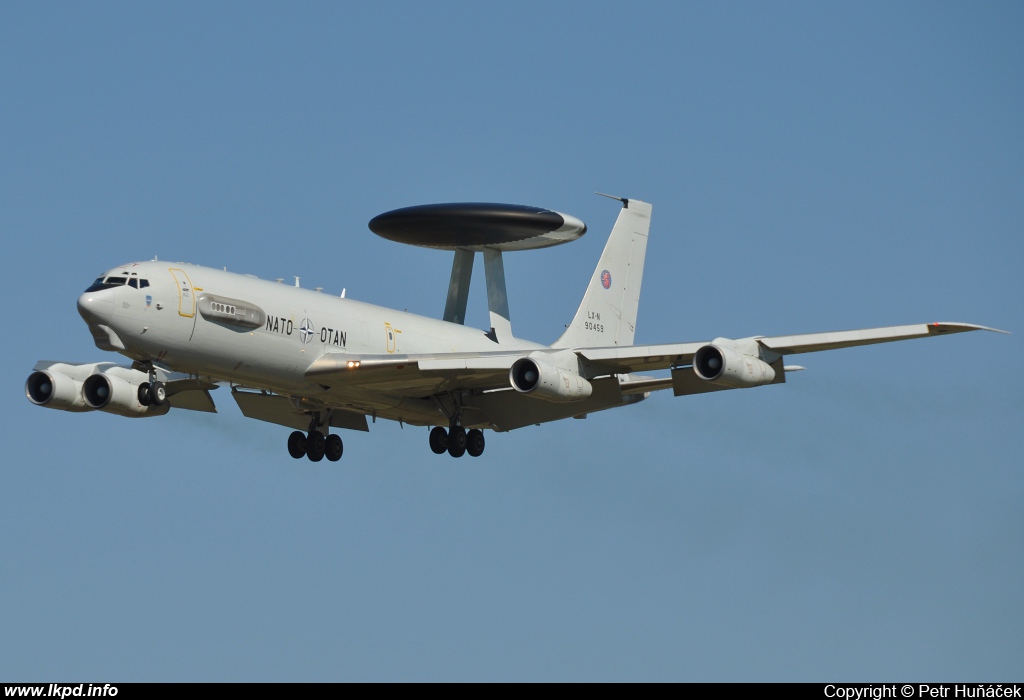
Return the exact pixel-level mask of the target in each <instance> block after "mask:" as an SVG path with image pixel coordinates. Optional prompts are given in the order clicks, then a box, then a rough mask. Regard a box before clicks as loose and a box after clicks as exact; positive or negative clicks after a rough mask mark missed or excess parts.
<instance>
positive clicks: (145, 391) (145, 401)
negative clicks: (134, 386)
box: [139, 382, 153, 406]
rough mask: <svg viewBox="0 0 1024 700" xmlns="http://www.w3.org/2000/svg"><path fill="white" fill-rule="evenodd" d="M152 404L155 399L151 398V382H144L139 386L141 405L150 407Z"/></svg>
mask: <svg viewBox="0 0 1024 700" xmlns="http://www.w3.org/2000/svg"><path fill="white" fill-rule="evenodd" d="M152 402H153V399H152V398H151V397H150V396H149V382H142V384H139V403H141V404H142V405H143V406H148V405H149V404H151V403H152Z"/></svg>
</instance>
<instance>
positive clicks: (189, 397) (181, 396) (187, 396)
mask: <svg viewBox="0 0 1024 700" xmlns="http://www.w3.org/2000/svg"><path fill="white" fill-rule="evenodd" d="M167 400H168V401H169V402H170V404H171V408H184V409H185V410H187V411H201V412H203V413H216V412H217V407H216V406H215V405H214V403H213V397H212V396H210V391H209V390H208V389H189V390H186V391H179V392H178V393H176V394H174V395H173V396H169V397H167Z"/></svg>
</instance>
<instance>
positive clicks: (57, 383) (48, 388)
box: [25, 369, 92, 412]
mask: <svg viewBox="0 0 1024 700" xmlns="http://www.w3.org/2000/svg"><path fill="white" fill-rule="evenodd" d="M25 396H27V397H28V400H29V401H31V402H32V403H34V404H35V405H36V406H45V407H46V408H56V409H58V410H60V411H75V412H81V411H91V410H92V407H91V406H88V405H86V403H85V399H84V398H83V397H82V382H80V381H77V380H75V379H72V378H71V377H69V376H67V375H66V374H62V373H61V372H58V371H56V370H53V369H49V370H41V371H37V372H33V373H32V374H30V375H28V379H27V380H26V381H25Z"/></svg>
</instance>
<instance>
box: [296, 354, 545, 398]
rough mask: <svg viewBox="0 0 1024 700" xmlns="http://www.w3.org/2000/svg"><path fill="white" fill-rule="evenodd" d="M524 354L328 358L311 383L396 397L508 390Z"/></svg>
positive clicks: (312, 371) (314, 369)
mask: <svg viewBox="0 0 1024 700" xmlns="http://www.w3.org/2000/svg"><path fill="white" fill-rule="evenodd" d="M525 354H527V353H526V352H522V353H507V352H505V353H447V354H443V355H399V356H396V355H358V356H353V355H347V354H344V353H327V354H326V355H324V356H322V357H320V358H319V359H318V360H316V361H315V362H313V364H312V365H310V366H309V368H308V369H307V370H306V377H307V378H309V379H310V380H312V381H314V382H316V383H317V384H320V385H322V386H326V387H330V388H346V389H366V390H373V391H383V392H385V393H389V394H392V395H394V396H429V395H432V394H436V393H439V392H442V391H452V390H455V389H499V388H507V387H508V385H509V384H508V372H509V369H510V368H511V367H512V363H514V362H515V361H516V360H518V359H519V358H520V357H523V356H524V355H525Z"/></svg>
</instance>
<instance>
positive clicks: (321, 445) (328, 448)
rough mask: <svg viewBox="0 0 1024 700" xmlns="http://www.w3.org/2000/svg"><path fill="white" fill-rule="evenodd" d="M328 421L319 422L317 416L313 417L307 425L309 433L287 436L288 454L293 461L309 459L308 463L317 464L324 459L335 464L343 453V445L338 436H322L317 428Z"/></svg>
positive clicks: (296, 433)
mask: <svg viewBox="0 0 1024 700" xmlns="http://www.w3.org/2000/svg"><path fill="white" fill-rule="evenodd" d="M328 422H329V419H327V420H324V421H322V422H321V420H320V416H319V414H317V415H315V416H313V419H312V420H311V421H310V423H309V433H308V434H306V433H303V432H302V431H301V430H296V431H295V432H293V433H292V434H291V435H289V436H288V454H290V455H291V456H292V457H294V458H295V459H302V458H303V457H307V458H309V461H310V462H319V461H320V460H322V459H323V458H324V457H326V458H327V459H328V460H329V461H331V462H337V461H338V460H339V459H341V455H342V454H343V453H344V452H345V445H344V444H343V443H342V441H341V437H340V436H338V435H333V434H331V435H324V434H323V433H321V432H320V430H319V428H322V427H323V426H325V425H327V423H328Z"/></svg>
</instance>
